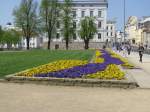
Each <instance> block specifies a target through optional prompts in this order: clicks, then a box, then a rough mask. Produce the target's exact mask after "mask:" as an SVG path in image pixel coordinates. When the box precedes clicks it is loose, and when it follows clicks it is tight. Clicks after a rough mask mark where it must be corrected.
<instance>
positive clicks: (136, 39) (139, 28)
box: [125, 16, 150, 47]
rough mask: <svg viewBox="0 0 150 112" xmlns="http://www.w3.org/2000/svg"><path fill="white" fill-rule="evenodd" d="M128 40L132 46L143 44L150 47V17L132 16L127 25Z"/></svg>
mask: <svg viewBox="0 0 150 112" xmlns="http://www.w3.org/2000/svg"><path fill="white" fill-rule="evenodd" d="M125 29H126V30H125V31H126V34H127V40H128V41H130V42H131V43H132V44H137V45H138V44H139V43H143V45H145V46H147V47H150V17H142V18H141V19H139V18H137V17H136V16H131V17H129V19H128V22H127V24H126V28H125Z"/></svg>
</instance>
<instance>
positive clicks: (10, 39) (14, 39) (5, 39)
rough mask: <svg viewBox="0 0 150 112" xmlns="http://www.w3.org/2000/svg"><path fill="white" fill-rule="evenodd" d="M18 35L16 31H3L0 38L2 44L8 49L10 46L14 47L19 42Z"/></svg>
mask: <svg viewBox="0 0 150 112" xmlns="http://www.w3.org/2000/svg"><path fill="white" fill-rule="evenodd" d="M20 39H21V38H20V34H19V32H17V31H16V30H7V31H3V36H2V38H1V43H2V44H7V46H8V48H10V47H11V46H12V44H14V45H16V44H17V43H18V42H19V41H20Z"/></svg>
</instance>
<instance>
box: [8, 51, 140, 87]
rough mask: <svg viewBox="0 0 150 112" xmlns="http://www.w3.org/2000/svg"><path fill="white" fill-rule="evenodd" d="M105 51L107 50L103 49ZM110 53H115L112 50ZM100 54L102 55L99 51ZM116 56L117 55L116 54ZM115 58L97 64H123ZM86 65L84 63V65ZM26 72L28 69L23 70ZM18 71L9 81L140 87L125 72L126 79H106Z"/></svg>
mask: <svg viewBox="0 0 150 112" xmlns="http://www.w3.org/2000/svg"><path fill="white" fill-rule="evenodd" d="M102 52H103V53H104V52H105V51H102ZM110 54H113V53H112V52H111V53H110ZM98 55H100V54H99V53H98ZM103 57H109V55H108V53H104V55H103ZM115 57H116V56H115ZM115 57H114V59H113V58H110V57H109V58H110V59H109V63H107V62H106V63H104V60H103V59H96V60H95V64H98V63H104V64H110V63H113V62H115V63H118V64H123V63H122V62H120V61H119V60H117V59H115ZM83 66H84V65H83ZM121 70H122V69H121ZM23 72H26V71H23ZM20 73H21V72H20ZM17 74H18V73H16V74H12V75H8V76H6V77H5V79H6V80H7V81H8V82H17V83H36V84H46V85H66V86H88V87H89V86H90V87H120V88H135V87H138V85H137V83H136V82H135V81H134V80H133V79H132V78H131V77H128V75H127V74H125V78H126V79H122V80H115V79H113V80H105V79H87V78H83V77H82V78H75V79H72V78H55V77H26V76H17Z"/></svg>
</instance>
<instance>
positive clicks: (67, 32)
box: [61, 0, 75, 49]
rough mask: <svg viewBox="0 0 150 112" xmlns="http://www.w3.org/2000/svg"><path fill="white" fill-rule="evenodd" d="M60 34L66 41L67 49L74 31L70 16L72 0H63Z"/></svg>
mask: <svg viewBox="0 0 150 112" xmlns="http://www.w3.org/2000/svg"><path fill="white" fill-rule="evenodd" d="M61 19H62V34H63V36H64V40H65V41H66V49H68V47H69V46H68V44H69V41H70V39H71V37H73V34H74V33H75V29H74V28H73V17H72V0H64V4H63V5H62V18H61Z"/></svg>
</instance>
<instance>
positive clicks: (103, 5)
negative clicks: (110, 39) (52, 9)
mask: <svg viewBox="0 0 150 112" xmlns="http://www.w3.org/2000/svg"><path fill="white" fill-rule="evenodd" d="M59 2H60V3H64V1H63V0H59ZM107 8H108V2H107V0H73V2H72V15H73V21H74V22H73V25H74V26H75V27H76V34H75V35H74V37H73V42H82V41H83V40H81V39H80V37H79V35H78V30H79V23H80V21H81V20H82V19H83V18H84V17H85V16H89V17H95V23H96V25H97V30H98V33H97V34H96V35H95V36H94V38H93V40H91V41H92V42H104V41H106V39H107V38H106V24H107ZM60 30H61V29H59V28H58V29H57V34H56V38H55V39H53V42H62V41H63V37H62V35H61V32H60Z"/></svg>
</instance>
